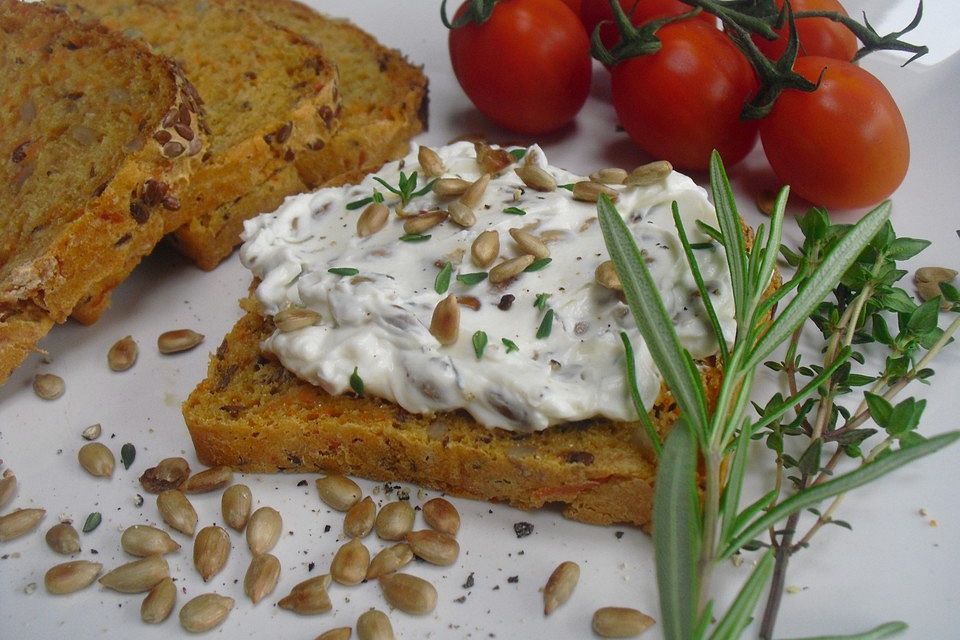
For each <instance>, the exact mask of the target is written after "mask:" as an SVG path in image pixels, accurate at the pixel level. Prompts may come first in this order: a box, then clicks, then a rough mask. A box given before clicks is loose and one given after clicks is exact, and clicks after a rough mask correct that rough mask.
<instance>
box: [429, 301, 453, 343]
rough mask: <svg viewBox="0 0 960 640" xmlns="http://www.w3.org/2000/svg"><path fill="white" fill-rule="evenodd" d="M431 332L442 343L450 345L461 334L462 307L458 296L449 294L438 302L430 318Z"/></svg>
mask: <svg viewBox="0 0 960 640" xmlns="http://www.w3.org/2000/svg"><path fill="white" fill-rule="evenodd" d="M430 333H432V334H433V337H434V338H436V339H437V342H439V343H440V344H442V345H450V344H453V343H454V342H456V341H457V337H458V336H459V335H460V307H459V306H458V305H457V296H455V295H454V294H452V293H451V294H450V295H448V296H447V297H446V298H444V299H443V300H441V301H440V302H438V303H437V306H436V308H434V310H433V316H432V317H431V319H430Z"/></svg>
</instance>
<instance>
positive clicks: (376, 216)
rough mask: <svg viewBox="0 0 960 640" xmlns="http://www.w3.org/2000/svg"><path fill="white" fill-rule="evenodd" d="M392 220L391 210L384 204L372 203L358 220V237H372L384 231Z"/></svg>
mask: <svg viewBox="0 0 960 640" xmlns="http://www.w3.org/2000/svg"><path fill="white" fill-rule="evenodd" d="M389 218H390V209H388V208H387V205H385V204H383V203H382V202H371V203H370V204H368V205H367V207H366V208H365V209H364V210H363V213H361V214H360V217H359V218H357V235H358V236H360V237H361V238H366V237H367V236H372V235H373V234H375V233H376V232H377V231H380V230H381V229H383V227H384V226H386V224H387V220H388V219H389Z"/></svg>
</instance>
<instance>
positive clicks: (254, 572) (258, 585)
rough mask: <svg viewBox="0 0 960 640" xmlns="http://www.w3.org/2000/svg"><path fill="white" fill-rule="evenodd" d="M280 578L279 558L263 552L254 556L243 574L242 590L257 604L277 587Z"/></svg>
mask: <svg viewBox="0 0 960 640" xmlns="http://www.w3.org/2000/svg"><path fill="white" fill-rule="evenodd" d="M279 580H280V560H278V559H277V557H276V556H274V555H271V554H269V553H264V554H261V555H259V556H254V557H253V560H251V561H250V566H248V567H247V572H246V574H244V576H243V592H244V593H245V594H246V595H247V597H248V598H250V601H251V602H253V604H257V603H258V602H260V601H261V600H263V599H264V598H266V597H267V596H268V595H270V594H271V593H273V590H274V589H276V588H277V582H278V581H279Z"/></svg>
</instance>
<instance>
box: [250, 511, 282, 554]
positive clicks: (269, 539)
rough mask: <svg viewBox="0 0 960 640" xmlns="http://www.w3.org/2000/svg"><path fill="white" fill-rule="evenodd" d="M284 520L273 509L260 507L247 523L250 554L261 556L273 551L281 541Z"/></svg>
mask: <svg viewBox="0 0 960 640" xmlns="http://www.w3.org/2000/svg"><path fill="white" fill-rule="evenodd" d="M282 529H283V518H281V517H280V512H279V511H277V510H276V509H274V508H273V507H260V508H259V509H257V510H256V511H254V512H253V513H252V514H250V519H249V520H248V521H247V546H248V547H250V553H252V554H253V555H259V554H261V553H267V552H269V551H270V550H272V549H273V547H274V546H276V544H277V540H279V539H280V533H281V530H282Z"/></svg>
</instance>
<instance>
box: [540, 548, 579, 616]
mask: <svg viewBox="0 0 960 640" xmlns="http://www.w3.org/2000/svg"><path fill="white" fill-rule="evenodd" d="M579 580H580V565H578V564H577V563H576V562H570V561H569V560H568V561H566V562H561V563H560V564H559V565H557V568H556V569H554V570H553V573H551V574H550V578H548V579H547V584H546V586H545V587H544V588H543V615H545V616H548V615H550V614H551V613H553V612H554V610H555V609H556V608H557V607H559V606H560V605H562V604H564V603H565V602H566V601H567V600H569V599H570V596H571V595H572V594H573V590H574V588H575V587H576V586H577V581H579Z"/></svg>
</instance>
